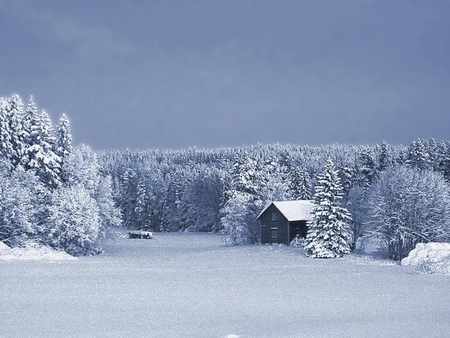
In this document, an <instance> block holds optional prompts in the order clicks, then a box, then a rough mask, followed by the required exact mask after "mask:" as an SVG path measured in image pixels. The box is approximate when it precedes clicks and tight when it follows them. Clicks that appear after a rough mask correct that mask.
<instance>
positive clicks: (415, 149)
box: [406, 138, 431, 169]
mask: <svg viewBox="0 0 450 338" xmlns="http://www.w3.org/2000/svg"><path fill="white" fill-rule="evenodd" d="M406 163H407V164H408V165H409V166H411V167H413V168H419V169H429V168H430V166H431V163H430V153H429V152H428V149H427V147H426V144H425V141H424V140H422V139H420V138H419V139H417V140H415V141H414V142H412V143H411V145H410V146H409V148H408V158H407V160H406Z"/></svg>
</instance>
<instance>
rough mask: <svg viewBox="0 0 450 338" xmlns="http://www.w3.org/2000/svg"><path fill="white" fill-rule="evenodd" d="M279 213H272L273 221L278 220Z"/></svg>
mask: <svg viewBox="0 0 450 338" xmlns="http://www.w3.org/2000/svg"><path fill="white" fill-rule="evenodd" d="M277 216H278V215H277V213H276V212H272V221H276V220H277Z"/></svg>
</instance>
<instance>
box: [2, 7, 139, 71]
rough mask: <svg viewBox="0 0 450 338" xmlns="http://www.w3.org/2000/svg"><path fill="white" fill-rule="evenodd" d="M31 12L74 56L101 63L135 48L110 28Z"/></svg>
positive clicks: (56, 15) (135, 49) (60, 16)
mask: <svg viewBox="0 0 450 338" xmlns="http://www.w3.org/2000/svg"><path fill="white" fill-rule="evenodd" d="M0 1H1V0H0ZM30 14H31V15H30V16H31V18H32V19H33V20H34V21H35V22H37V23H39V24H40V25H42V26H44V28H46V32H47V34H49V35H50V37H52V38H53V39H56V40H57V41H59V42H60V43H64V44H68V45H69V46H70V48H72V49H73V52H74V53H75V55H76V57H78V58H79V59H82V60H83V61H89V62H92V61H101V62H104V61H108V60H109V59H111V58H125V57H128V56H130V55H132V54H134V53H136V51H137V48H136V46H135V45H133V44H131V43H129V42H127V41H124V40H122V39H120V38H119V37H117V36H116V35H115V34H114V31H113V30H112V29H111V28H108V27H105V26H102V25H100V24H99V23H96V24H95V25H91V24H86V23H84V22H81V21H79V20H76V18H74V17H70V18H69V17H67V16H63V15H61V14H60V13H52V12H49V11H46V12H38V11H33V12H31V13H30ZM44 31H45V30H44Z"/></svg>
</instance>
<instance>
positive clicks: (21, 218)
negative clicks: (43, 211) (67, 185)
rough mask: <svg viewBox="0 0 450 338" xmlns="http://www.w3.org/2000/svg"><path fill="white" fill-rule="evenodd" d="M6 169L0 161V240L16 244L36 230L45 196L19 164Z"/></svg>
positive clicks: (38, 185) (31, 176)
mask: <svg viewBox="0 0 450 338" xmlns="http://www.w3.org/2000/svg"><path fill="white" fill-rule="evenodd" d="M7 170H8V169H7V165H6V164H5V163H3V164H2V165H1V169H0V171H1V173H0V174H1V177H0V241H7V242H9V243H11V242H15V243H19V242H20V241H21V239H27V238H28V237H35V236H36V235H37V233H38V232H39V228H40V226H41V222H40V221H41V220H40V218H39V212H40V206H41V203H42V202H44V200H45V199H44V196H43V187H42V186H41V184H40V182H39V181H38V179H37V177H36V176H35V175H34V174H33V173H32V172H26V171H24V170H23V168H22V167H20V166H19V167H18V168H16V169H15V170H13V171H12V172H11V173H9V172H7Z"/></svg>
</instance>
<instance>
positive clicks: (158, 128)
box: [0, 0, 450, 150]
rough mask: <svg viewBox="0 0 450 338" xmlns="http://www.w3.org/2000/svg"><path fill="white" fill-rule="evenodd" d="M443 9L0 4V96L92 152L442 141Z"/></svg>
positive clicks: (265, 1) (446, 94) (415, 4)
mask: <svg viewBox="0 0 450 338" xmlns="http://www.w3.org/2000/svg"><path fill="white" fill-rule="evenodd" d="M449 16H450V1H447V0H433V1H429V0H396V1H392V0H373V1H370V0H340V1H335V0H328V1H326V0H226V1H224V0H221V1H216V0H198V1H193V0H182V1H175V0H174V1H171V0H164V1H163V0H161V1H158V0H153V1H151V0H145V1H144V0H143V1H139V0H129V1H125V0H123V1H115V0H96V1H88V0H78V1H68V0H51V1H49V0H39V1H35V0H0V43H1V44H0V96H2V97H7V96H10V95H11V94H13V93H18V94H20V95H21V96H22V98H23V99H24V101H25V102H27V101H28V99H29V97H30V95H33V96H34V100H35V102H36V103H37V105H38V107H39V108H40V109H45V110H46V111H47V112H48V113H49V114H50V116H51V117H52V119H53V121H54V122H55V123H57V122H58V119H59V117H60V116H61V115H62V113H66V114H67V115H68V116H69V119H70V121H71V126H72V133H73V136H74V142H75V143H76V144H80V143H84V144H88V145H90V146H91V147H92V148H94V149H98V150H101V149H126V148H129V149H149V148H152V149H154V148H160V149H181V148H186V147H193V146H196V147H199V148H215V147H224V146H243V145H252V144H257V143H264V144H266V143H276V142H279V143H282V144H286V143H291V144H303V145H320V144H331V143H343V144H375V143H381V142H382V141H386V142H388V143H392V144H409V143H410V142H411V141H413V140H415V139H417V138H419V137H421V138H426V139H428V138H431V137H434V138H435V139H437V140H442V139H445V140H448V139H449V135H448V131H449V126H450V20H449V19H448V18H449Z"/></svg>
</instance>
